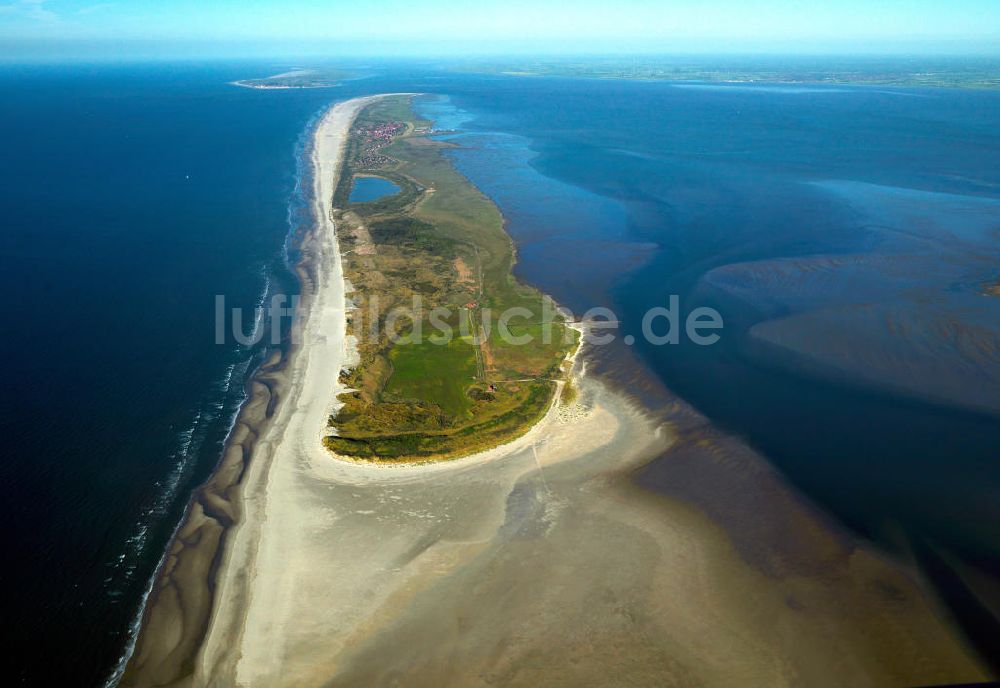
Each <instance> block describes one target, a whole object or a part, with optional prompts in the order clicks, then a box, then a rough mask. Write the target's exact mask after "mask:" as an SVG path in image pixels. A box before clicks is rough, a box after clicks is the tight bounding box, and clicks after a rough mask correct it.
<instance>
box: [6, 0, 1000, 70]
mask: <svg viewBox="0 0 1000 688" xmlns="http://www.w3.org/2000/svg"><path fill="white" fill-rule="evenodd" d="M709 53H711V54H802V55H834V54H842V55H848V54H849V55H860V54H872V55H938V56H941V55H981V56H996V55H1000V4H998V3H996V2H992V0H954V1H953V2H951V3H948V4H942V3H939V2H929V1H927V0H911V1H909V2H904V1H903V0H888V1H886V2H882V3H880V4H879V5H878V6H877V7H872V6H871V5H870V3H866V2H863V1H862V0H840V1H839V2H821V1H820V0H800V1H799V2H790V1H789V0H751V1H748V2H736V1H735V0H714V1H711V2H707V3H706V2H701V3H698V2H691V1H690V0H679V1H676V2H672V3H669V4H667V3H663V2H651V1H649V0H626V1H625V2H624V3H620V4H618V5H616V6H615V7H614V8H609V7H607V6H604V5H603V4H601V3H597V2H593V1H591V0H585V1H584V2H581V3H574V4H568V3H563V2H558V1H555V0H538V1H537V2H522V1H518V2H511V3H498V2H487V3H483V4H480V5H477V6H476V9H475V10H470V9H469V7H468V6H467V5H465V4H463V3H460V2H455V1H453V0H435V1H432V2H430V3H426V4H422V5H419V6H418V5H413V4H411V3H404V2H400V1H399V0H372V1H369V2H365V3H357V4H353V5H348V4H340V3H338V4H328V3H323V2H317V1H316V0H307V1H304V2H297V3H294V4H283V3H278V2H276V1H275V0H251V1H250V2H244V3H237V2H234V1H233V0H221V1H219V2H214V3H211V4H205V3H196V2H193V1H192V0H179V1H177V2H172V3H169V5H168V4H166V3H155V2H151V1H150V0H137V1H136V2H129V3H127V4H126V3H119V2H101V1H100V0H89V1H88V0H8V2H6V3H0V59H4V60H8V61H10V60H22V59H23V60H74V59H112V60H114V59H129V58H144V59H148V58H153V59H155V58H211V57H219V58H282V57H345V56H358V57H371V56H395V57H406V56H439V57H455V56H466V55H477V56H479V55H515V54H516V55H527V54H546V55H552V54H575V55H580V54H599V55H608V54H697V55H704V54H709Z"/></svg>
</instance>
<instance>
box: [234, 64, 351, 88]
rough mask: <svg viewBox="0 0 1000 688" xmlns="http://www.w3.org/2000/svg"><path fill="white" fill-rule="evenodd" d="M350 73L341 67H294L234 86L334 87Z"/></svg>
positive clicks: (235, 82) (242, 81) (242, 80)
mask: <svg viewBox="0 0 1000 688" xmlns="http://www.w3.org/2000/svg"><path fill="white" fill-rule="evenodd" d="M349 76H350V74H349V73H348V72H345V71H343V70H339V69H329V68H328V69H293V70H291V71H288V72H282V73H281V74H274V75H272V76H266V77H263V78H260V79H241V80H239V81H234V82H232V84H233V85H234V86H242V87H243V88H256V89H261V90H287V89H292V88H332V87H333V86H339V85H340V82H341V81H343V80H344V79H345V78H348V77H349Z"/></svg>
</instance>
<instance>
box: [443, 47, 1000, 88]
mask: <svg viewBox="0 0 1000 688" xmlns="http://www.w3.org/2000/svg"><path fill="white" fill-rule="evenodd" d="M455 69H457V70H459V71H463V72H472V73H480V74H504V75H507V76H564V77H578V78H593V79H635V80H656V81H691V82H707V83H735V84H754V83H774V84H778V83H784V84H816V85H822V84H831V85H849V84H854V85H859V86H899V87H936V88H1000V59H997V58H994V57H971V56H970V57H935V58H926V57H925V58H920V59H917V58H907V57H836V56H828V57H820V56H816V57H794V58H793V57H786V56H771V55H767V56H763V55H762V56H747V55H741V56H704V57H695V56H659V57H657V56H650V55H635V56H589V57H587V58H572V57H558V56H557V57H539V58H507V59H495V58H481V59H478V60H474V59H470V60H468V61H466V62H464V63H462V64H461V65H460V66H457V67H455Z"/></svg>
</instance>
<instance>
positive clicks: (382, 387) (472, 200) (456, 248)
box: [325, 96, 576, 461]
mask: <svg viewBox="0 0 1000 688" xmlns="http://www.w3.org/2000/svg"><path fill="white" fill-rule="evenodd" d="M411 105H412V104H411V98H410V97H409V96H400V97H392V98H386V99H383V100H380V101H377V102H376V103H374V104H373V105H370V106H369V107H367V108H366V109H365V110H364V111H363V112H362V113H361V114H360V115H359V117H358V118H357V120H356V122H355V124H354V127H353V129H352V131H351V136H350V139H349V141H348V147H347V155H346V158H345V168H344V172H343V174H342V175H341V178H340V183H339V186H338V188H337V190H336V192H335V194H334V208H335V209H336V210H335V212H336V213H337V215H338V229H339V238H340V244H341V250H342V252H343V254H344V267H345V272H346V275H347V278H348V279H349V280H350V282H351V284H352V285H353V286H354V287H355V290H356V291H355V292H354V293H352V294H351V298H352V299H353V300H354V302H355V305H356V306H357V308H356V310H354V311H353V312H352V315H351V317H350V318H349V327H350V329H351V332H352V334H354V335H355V337H356V338H357V341H358V352H359V354H360V363H359V364H358V365H357V366H356V367H355V368H353V369H352V370H349V371H345V372H344V373H343V374H342V376H341V378H342V381H343V382H344V383H345V385H346V386H347V387H348V388H350V389H351V391H350V392H348V393H345V394H343V395H341V400H342V401H343V402H344V405H343V407H342V408H341V409H340V411H339V412H338V413H337V415H336V416H333V417H331V418H330V426H331V427H332V428H333V429H334V431H335V434H332V435H331V436H330V437H327V438H326V440H325V443H326V445H327V446H328V447H329V448H330V449H332V450H333V451H335V452H337V453H339V454H343V455H347V456H351V457H356V458H362V459H370V460H378V461H413V460H433V459H442V458H451V457H456V456H461V455H466V454H470V453H473V452H475V451H479V450H482V449H486V448H489V447H492V446H496V445H498V444H502V443H503V442H506V441H509V440H511V439H514V438H516V437H517V436H519V435H521V434H523V433H524V432H525V431H527V430H528V429H529V428H530V427H531V426H532V425H533V424H534V423H536V422H537V421H538V420H539V419H540V418H541V416H542V415H544V413H545V411H546V409H547V408H548V407H549V404H550V403H551V401H552V396H553V393H554V391H555V389H556V388H557V381H558V380H560V379H562V378H563V377H564V374H563V371H562V363H563V361H564V360H565V357H566V354H567V353H568V352H569V351H570V349H571V348H573V347H574V346H575V344H576V332H575V331H573V330H571V329H569V328H567V327H566V326H565V324H564V322H563V320H562V318H561V316H560V315H559V314H558V312H557V311H556V310H555V308H554V307H553V306H552V305H551V304H550V303H546V302H545V299H544V297H543V295H542V294H541V293H539V292H538V291H537V290H535V289H532V288H530V287H527V286H525V285H522V284H519V283H518V282H517V281H516V280H515V279H514V278H513V276H512V275H511V268H512V267H513V265H514V247H513V244H512V242H511V240H510V237H509V236H508V235H507V233H506V232H505V231H504V228H503V217H502V216H501V214H500V212H499V210H498V209H497V208H496V206H495V205H494V204H493V203H492V202H491V201H490V200H489V199H488V198H487V197H486V196H484V195H483V194H482V193H481V192H480V191H479V190H478V189H476V187H475V186H473V185H472V184H471V183H470V182H469V181H468V180H467V179H465V178H464V177H463V176H462V175H460V174H459V173H458V172H457V171H456V170H455V168H454V167H453V166H452V165H451V163H450V162H449V161H448V159H447V157H446V156H445V155H444V154H443V153H444V151H445V150H446V149H447V148H449V147H450V144H447V143H442V142H437V141H434V140H432V139H430V138H427V136H426V134H427V132H428V130H429V128H430V125H431V122H427V121H423V120H419V119H417V118H416V116H415V115H414V113H413V111H412V107H411ZM363 174H377V175H378V176H381V177H384V178H386V179H390V180H392V181H393V182H395V183H396V184H398V185H399V186H400V189H401V191H400V193H398V194H395V195H393V196H390V197H385V198H380V199H378V200H375V201H371V202H366V203H353V204H352V203H350V202H349V195H350V189H351V184H352V180H353V177H354V176H356V175H363ZM415 299H416V301H415ZM415 306H419V307H415ZM515 307H516V308H518V309H520V310H518V311H516V312H514V313H513V315H514V316H515V317H512V318H505V317H504V316H503V314H504V313H510V312H511V309H513V308H515ZM400 313H402V316H400ZM501 325H503V327H501ZM505 334H509V335H511V337H505V336H503V335H505ZM523 335H529V336H528V337H523ZM518 336H522V337H520V338H519V339H515V340H512V337H518ZM528 340H530V341H528ZM515 341H516V342H517V343H514V342H515Z"/></svg>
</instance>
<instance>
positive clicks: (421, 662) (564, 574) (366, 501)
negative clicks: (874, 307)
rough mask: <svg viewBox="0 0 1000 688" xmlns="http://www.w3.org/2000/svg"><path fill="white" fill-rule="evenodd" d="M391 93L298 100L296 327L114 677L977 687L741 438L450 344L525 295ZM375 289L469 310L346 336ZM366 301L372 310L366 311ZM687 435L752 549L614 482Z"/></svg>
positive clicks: (537, 301)
mask: <svg viewBox="0 0 1000 688" xmlns="http://www.w3.org/2000/svg"><path fill="white" fill-rule="evenodd" d="M411 103H412V96H409V95H406V96H400V95H397V94H389V95H385V96H369V97H364V98H356V99H353V100H347V101H343V102H339V103H336V104H334V105H333V106H331V107H330V108H329V109H328V110H327V111H326V112H325V113H324V114H323V115H322V116H321V117H320V118H319V120H318V123H317V124H316V127H315V130H314V132H313V135H312V138H311V141H312V145H311V146H310V147H309V148H308V150H307V153H308V155H309V156H310V159H309V162H310V163H311V169H312V170H313V175H312V191H313V212H314V223H312V225H311V226H310V227H309V229H308V231H306V232H304V233H303V235H302V236H300V237H298V239H299V260H298V263H297V265H296V269H297V274H298V277H299V280H300V282H301V285H302V289H301V294H302V295H301V301H300V305H299V308H298V309H297V310H296V324H295V327H294V328H293V331H292V341H291V343H290V346H289V347H288V348H287V349H282V350H280V351H276V352H275V353H274V355H273V356H272V357H271V358H270V359H269V360H268V361H266V362H265V364H264V365H263V366H262V367H261V368H260V370H258V371H257V372H256V374H255V375H254V377H253V379H252V381H251V384H250V386H249V388H248V389H249V398H248V399H247V401H246V403H245V404H244V406H243V408H242V409H241V411H240V414H239V417H238V419H237V422H236V425H235V427H234V429H233V432H232V434H231V436H230V437H229V439H228V441H227V444H226V447H225V451H224V454H223V456H222V459H221V461H220V463H219V465H218V466H217V468H216V470H215V472H214V473H213V474H212V476H211V477H210V478H209V479H208V480H207V481H206V483H205V484H204V485H202V486H201V487H200V488H199V489H198V490H197V491H196V492H195V494H194V495H193V497H192V501H191V503H190V505H189V507H188V510H187V513H186V515H185V518H184V520H183V522H182V523H181V524H180V525H179V527H178V529H177V531H176V533H175V535H174V537H173V539H172V541H171V544H170V547H169V549H168V551H167V552H166V553H165V555H164V558H163V561H162V563H161V565H160V567H159V570H158V572H157V575H156V578H155V580H154V581H153V583H152V585H151V588H150V590H149V594H148V598H147V601H146V603H145V606H144V610H143V613H142V617H141V622H140V627H139V630H138V633H137V637H136V640H135V644H134V647H130V648H129V649H128V660H127V663H126V665H125V667H124V670H123V671H122V673H121V674H120V675H116V676H114V677H113V678H112V681H110V684H117V685H120V686H130V687H140V686H141V687H153V686H159V687H163V686H176V687H178V688H179V687H181V686H231V685H238V686H254V687H257V686H259V687H261V688H279V687H284V686H289V687H292V686H295V687H299V686H320V685H336V686H359V687H361V686H364V687H366V688H368V687H370V686H397V685H404V686H415V687H421V686H427V687H428V688H430V687H433V688H439V687H440V686H486V685H503V686H514V685H518V686H584V685H613V684H619V685H636V686H664V685H710V686H714V685H718V686H728V685H737V684H747V685H761V686H765V685H766V686H790V685H916V684H918V683H945V682H949V681H951V682H954V681H955V679H956V677H957V678H959V679H961V680H962V681H965V682H972V681H977V680H984V678H985V673H984V672H983V670H982V669H981V667H980V666H979V665H978V664H977V662H976V660H975V659H974V658H973V657H972V656H971V655H970V654H969V653H968V651H967V650H966V649H965V648H964V647H962V646H961V644H960V643H957V642H956V641H955V639H954V636H953V635H952V630H951V628H950V626H949V625H948V623H947V621H946V620H943V619H942V618H941V617H940V616H938V614H937V613H936V611H935V610H934V609H933V608H932V607H931V606H930V605H928V604H927V603H926V602H925V601H924V597H923V593H922V591H921V590H920V588H919V586H918V585H917V584H916V583H914V582H913V581H912V580H910V578H909V577H908V576H907V575H906V574H905V573H904V572H901V571H899V570H897V569H896V568H894V567H892V566H889V565H887V564H886V562H885V561H884V560H883V558H882V557H881V556H880V555H878V554H877V553H875V552H873V551H871V550H870V549H868V548H866V547H864V546H860V545H857V544H856V543H854V542H852V541H850V540H849V539H846V538H844V537H842V536H841V535H840V534H839V533H838V532H836V531H834V530H832V529H829V528H828V527H827V526H826V525H825V524H826V521H825V516H824V515H823V514H821V513H818V512H817V510H815V509H814V508H813V507H811V506H809V505H808V504H806V503H803V502H802V501H800V500H799V498H798V497H797V495H796V494H795V493H794V492H793V491H791V490H789V489H788V488H786V487H784V486H783V483H782V482H781V478H780V476H779V475H778V474H777V472H776V471H774V470H773V469H770V468H768V467H767V466H766V465H765V464H763V463H762V462H761V461H760V460H759V459H758V458H756V457H755V456H753V455H752V454H749V453H743V454H733V453H727V452H726V451H725V447H726V446H727V442H729V440H728V439H727V438H725V437H724V436H721V435H717V436H707V437H702V438H700V439H698V440H697V441H696V442H686V441H685V440H684V439H683V435H682V434H681V432H682V429H681V430H679V429H678V427H677V425H676V423H677V420H676V419H675V420H674V421H668V420H667V419H666V418H667V417H666V416H664V415H662V414H658V413H655V412H651V411H649V410H647V409H645V408H643V407H641V406H640V405H638V404H637V403H635V402H634V401H633V400H632V399H631V398H629V397H628V396H627V395H625V394H623V393H622V391H621V390H619V389H616V388H614V387H612V386H611V384H610V383H608V382H607V381H605V380H603V379H602V378H601V377H600V376H598V375H588V374H583V367H584V363H585V361H584V360H583V359H581V358H579V357H575V358H572V361H571V365H570V361H568V360H567V358H566V357H567V355H572V353H573V352H574V351H575V349H576V342H577V340H578V336H577V335H576V334H575V333H574V334H571V335H568V336H567V337H566V338H565V339H556V338H553V339H552V341H551V342H550V343H548V344H545V343H544V342H543V345H537V344H536V345H535V346H531V345H530V344H525V345H523V346H524V349H523V352H522V351H520V350H519V351H516V352H511V351H508V350H507V349H506V342H503V341H502V340H503V338H500V340H496V339H493V338H492V337H490V336H484V337H482V338H481V340H480V341H479V343H476V338H475V336H474V333H475V331H476V330H480V334H482V332H481V330H483V329H485V328H486V325H485V323H489V324H490V325H491V326H496V327H498V326H499V317H500V316H498V319H497V321H496V322H494V321H493V315H492V314H491V315H490V317H489V318H483V319H480V317H479V316H481V315H482V313H485V312H486V309H487V306H492V307H498V308H499V307H502V308H504V309H506V308H507V307H508V306H510V305H512V304H523V305H524V307H525V308H526V310H528V311H529V313H530V309H531V308H532V307H538V306H544V301H543V298H544V297H543V296H542V295H541V294H540V293H538V292H537V291H535V290H532V289H530V288H528V287H526V286H525V285H522V284H519V283H518V282H517V281H516V280H514V279H513V278H512V277H511V274H510V269H511V266H512V264H513V261H514V251H513V249H512V248H511V247H510V242H509V239H507V237H506V235H505V234H504V233H503V231H502V230H503V224H502V220H501V218H500V217H499V214H498V213H497V212H496V208H495V207H494V206H493V205H492V204H491V203H490V202H489V201H488V200H487V199H485V197H483V196H482V194H480V193H479V192H478V191H476V189H475V188H474V187H473V186H472V185H470V184H468V182H466V181H465V180H464V179H463V178H462V177H461V176H460V175H458V174H457V172H456V170H455V168H454V167H453V166H452V165H451V164H450V162H449V161H448V160H447V150H448V148H447V145H448V144H446V143H443V142H439V141H432V140H430V139H429V138H428V137H427V136H426V129H427V123H425V122H422V121H421V120H419V118H417V117H416V116H415V115H414V113H413V111H412V105H411ZM365 175H368V176H365ZM373 175H374V176H377V177H380V178H381V179H383V180H385V183H386V184H389V183H390V182H391V183H392V184H393V185H394V186H392V187H388V188H390V190H391V189H398V191H397V192H396V193H394V194H393V193H389V194H387V195H382V196H378V197H375V198H369V200H364V201H361V200H356V201H355V202H351V200H350V193H351V191H350V190H351V186H352V185H353V181H349V180H348V176H350V177H351V178H353V179H354V180H356V179H358V178H360V179H369V178H371V177H372V176H373ZM463 208H464V209H465V210H464V211H462V212H460V209H463ZM472 209H474V211H475V212H473V211H472ZM431 228H433V230H432V229H431ZM369 260H370V261H371V262H370V263H369V262H367V261H369ZM366 266H371V268H372V269H370V270H366ZM355 282H356V283H355ZM376 295H377V296H379V298H380V299H384V300H386V303H397V302H405V301H406V300H407V299H408V298H412V296H414V295H421V296H423V297H424V298H425V299H426V300H427V301H428V302H429V303H432V304H436V305H438V306H440V307H442V308H446V307H448V306H451V307H453V308H455V307H456V305H457V306H458V308H455V314H454V315H453V316H452V319H451V320H450V321H449V320H448V319H447V318H442V319H441V321H440V323H444V325H447V324H448V323H449V322H450V323H451V324H452V325H456V324H457V325H459V326H461V324H462V322H463V321H467V322H468V325H467V327H468V330H467V331H468V334H462V332H461V329H460V330H459V336H458V337H455V338H453V339H451V340H450V341H448V342H447V343H446V344H433V345H430V346H435V347H437V348H435V349H429V348H428V349H426V350H424V349H423V345H422V344H419V343H415V342H414V341H413V340H415V339H416V337H415V336H413V337H409V336H408V335H415V332H414V331H413V328H414V327H415V325H414V322H413V321H412V320H411V321H410V324H409V325H407V324H406V323H405V321H401V322H400V326H399V327H398V328H384V329H387V330H388V331H390V332H393V333H394V335H393V337H392V338H388V335H384V337H385V338H383V335H379V336H375V337H369V338H367V339H364V338H363V337H362V332H361V330H360V328H361V327H363V323H362V322H361V316H362V314H363V312H364V307H365V305H366V302H367V301H369V300H374V298H375V296H376ZM473 302H474V303H473ZM367 305H368V306H369V307H371V304H367ZM374 310H375V312H376V313H378V314H379V317H378V318H376V319H375V322H377V323H381V324H382V325H383V326H384V325H385V323H384V322H383V321H382V314H383V313H384V314H385V316H386V318H387V317H388V307H387V306H386V305H385V304H382V305H381V306H380V307H378V308H376V309H374ZM508 312H509V311H508ZM519 312H520V311H519ZM491 313H492V311H491ZM476 320H479V322H476V324H475V326H474V325H473V324H472V323H473V322H475V321H476ZM421 322H423V321H421ZM440 323H439V324H440ZM425 324H431V325H433V322H432V320H431V318H430V317H428V319H427V322H426V323H425ZM515 325H516V327H515ZM543 326H549V327H550V328H551V329H553V330H554V331H556V332H562V333H563V334H566V333H567V332H572V331H573V330H572V326H573V323H570V322H567V321H565V320H563V319H562V318H561V316H558V315H553V316H551V317H549V319H548V320H545V319H540V320H538V321H537V322H534V321H531V319H530V318H527V317H526V318H524V319H522V320H519V321H517V322H516V323H514V324H510V328H511V329H514V330H516V332H517V334H529V333H530V332H531V331H533V330H535V329H536V328H537V329H538V330H540V329H542V328H543ZM433 329H434V330H435V333H440V332H441V328H437V327H435V328H433ZM444 329H447V327H445V328H444ZM395 334H400V335H402V336H401V337H400V338H396V337H395ZM392 339H396V340H397V341H392ZM390 344H391V345H390ZM410 346H414V347H415V348H413V349H409V348H408V347H410ZM411 352H416V353H419V356H417V355H415V354H414V353H411ZM441 359H443V360H441ZM421 366H424V368H423V369H421ZM400 371H402V372H400ZM424 371H431V373H429V374H433V375H434V376H436V377H430V378H426V379H425V378H423V377H422V376H424V375H426V374H428V373H426V372H424ZM513 375H525V376H526V377H525V378H523V379H520V378H519V379H512V376H513ZM397 376H398V377H397ZM570 381H572V391H571V392H569V393H567V392H566V390H567V388H568V386H569V384H570ZM432 382H433V383H435V384H431V383H432ZM487 395H492V396H493V398H484V397H487ZM352 414H354V415H352ZM368 414H370V415H371V417H373V418H375V419H376V420H377V421H378V422H377V423H372V422H371V421H366V420H364V419H363V418H362V416H365V417H368ZM508 414H512V415H508ZM331 416H332V418H331ZM331 422H332V425H331ZM687 422H688V423H690V424H691V425H699V424H703V423H701V421H700V420H698V419H697V418H691V419H690V420H689V421H687ZM467 428H476V430H474V431H471V432H469V431H468V430H466V429H467ZM480 434H481V435H482V436H481V437H480V436H479V435H480ZM695 447H697V448H699V449H700V448H707V451H706V453H704V454H699V455H698V456H699V458H698V460H697V464H698V465H697V474H698V475H700V476H705V480H706V484H708V483H712V484H713V488H714V487H715V485H714V483H715V481H716V480H717V479H718V476H720V475H723V476H724V475H725V473H724V472H723V470H722V469H723V467H724V469H725V470H727V471H728V470H735V471H737V472H738V474H739V475H740V476H741V477H743V478H745V479H746V481H747V482H746V483H731V482H725V481H724V480H723V481H722V487H723V489H727V492H726V493H725V494H726V496H727V498H728V500H729V501H730V502H732V501H736V500H740V499H744V498H745V497H744V496H743V495H742V493H741V491H740V490H739V489H736V488H734V487H733V486H734V485H739V486H742V485H744V484H747V485H749V486H750V487H751V488H752V492H751V493H750V496H751V497H753V498H754V499H755V501H754V505H755V508H756V509H757V510H758V511H762V510H766V511H767V515H768V520H767V521H766V523H769V524H770V523H779V524H781V527H780V528H773V527H768V528H761V529H760V531H759V533H757V535H756V538H757V539H756V540H755V541H754V542H755V546H756V547H759V549H744V548H741V547H740V546H738V545H737V544H736V543H737V542H738V541H737V540H734V539H733V538H732V537H731V535H730V531H728V530H727V529H726V528H725V527H723V526H722V525H721V524H722V523H723V521H724V520H725V518H726V516H725V514H723V515H722V516H720V515H719V514H717V513H711V512H709V513H706V512H703V511H701V510H699V509H697V508H695V506H693V505H692V504H691V503H689V502H685V501H684V500H683V499H681V498H678V497H676V496H675V495H673V494H671V493H669V492H667V493H664V494H657V493H654V492H652V491H650V490H648V489H645V488H644V487H641V486H640V485H638V484H636V483H635V482H634V481H633V480H632V476H634V475H635V474H636V473H637V472H638V471H639V470H640V469H641V468H642V467H643V466H646V465H648V464H649V463H650V462H651V461H652V460H653V459H654V458H655V457H657V456H663V455H664V454H665V452H667V451H668V450H670V449H672V448H676V449H677V450H678V452H679V453H676V454H673V455H672V460H671V461H669V462H667V464H666V466H667V468H670V467H672V466H676V465H677V463H678V462H679V463H685V462H690V461H691V460H692V459H691V455H690V454H685V451H686V450H691V449H692V448H695ZM716 452H718V453H716ZM443 458H448V459H450V460H447V461H444V460H436V459H443ZM759 495H763V498H757V496H759ZM737 513H740V514H742V513H744V512H737ZM772 519H773V520H772ZM755 523H756V522H755V521H753V519H751V523H750V527H755V525H754V524H755ZM730 527H731V525H730ZM755 532H757V531H755ZM765 548H766V549H767V550H773V551H774V552H777V554H776V555H775V557H774V558H773V559H761V558H760V553H761V552H763V551H765ZM761 561H765V562H768V563H766V564H761V563H760V562H761ZM770 562H776V563H774V564H772V563H770ZM845 658H846V660H845Z"/></svg>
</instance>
